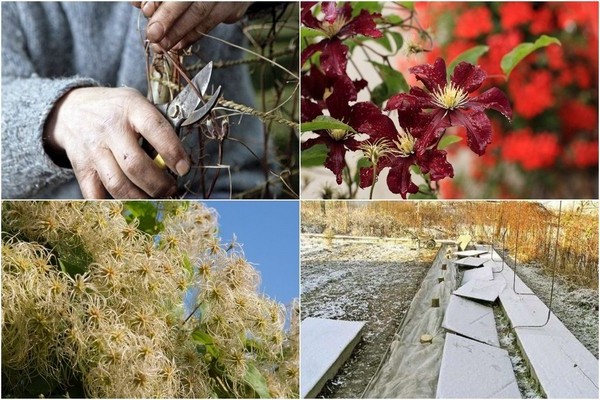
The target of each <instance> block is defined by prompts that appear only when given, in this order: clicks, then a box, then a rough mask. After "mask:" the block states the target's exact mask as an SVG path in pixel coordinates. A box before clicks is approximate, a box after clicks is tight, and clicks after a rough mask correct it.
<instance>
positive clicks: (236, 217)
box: [204, 200, 300, 305]
mask: <svg viewBox="0 0 600 400" xmlns="http://www.w3.org/2000/svg"><path fill="white" fill-rule="evenodd" d="M204 204H206V205H207V206H208V207H210V208H214V209H215V210H217V212H218V214H219V219H218V224H219V236H220V237H221V239H222V241H223V242H225V243H228V242H229V241H230V240H231V238H232V237H233V234H234V233H235V235H236V237H237V241H238V243H241V244H242V245H243V247H242V248H243V250H244V254H245V255H246V259H247V260H248V261H249V262H251V263H252V264H253V265H254V266H255V267H256V268H257V269H258V270H259V271H260V275H261V281H262V282H261V291H262V292H264V293H266V294H267V295H268V296H269V297H270V298H273V299H276V300H277V301H279V302H281V303H284V304H286V305H287V304H290V303H291V301H292V299H294V298H297V297H299V295H298V291H299V263H298V260H299V254H298V252H299V248H298V247H299V231H300V229H299V220H298V219H299V215H298V202H297V201H282V200H276V201H264V200H263V201H248V200H238V201H236V200H227V201H204Z"/></svg>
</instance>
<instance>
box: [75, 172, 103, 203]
mask: <svg viewBox="0 0 600 400" xmlns="http://www.w3.org/2000/svg"><path fill="white" fill-rule="evenodd" d="M73 172H74V173H75V178H76V179H77V182H78V183H79V189H80V190H81V195H82V196H83V198H84V199H105V198H107V197H108V196H107V195H108V192H107V191H106V189H105V188H104V185H103V184H102V181H101V180H100V178H99V177H98V174H97V173H96V171H95V170H93V169H83V170H82V169H80V168H76V167H75V165H73Z"/></svg>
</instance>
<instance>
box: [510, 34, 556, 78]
mask: <svg viewBox="0 0 600 400" xmlns="http://www.w3.org/2000/svg"><path fill="white" fill-rule="evenodd" d="M551 44H557V45H559V46H561V43H560V40H558V39H557V38H554V37H551V36H546V35H542V36H540V37H539V38H538V39H537V40H536V41H535V42H533V43H530V42H527V43H521V44H520V45H518V46H517V47H515V48H514V49H512V50H511V51H510V52H508V53H507V54H505V55H504V57H502V61H500V67H502V71H504V73H505V74H506V76H507V77H508V76H509V75H510V73H511V72H512V70H513V69H514V68H515V67H516V66H517V65H518V64H519V63H520V62H521V61H522V60H523V59H524V58H525V57H527V56H528V55H530V54H531V53H533V52H534V51H536V50H537V49H541V48H542V47H547V46H549V45H551Z"/></svg>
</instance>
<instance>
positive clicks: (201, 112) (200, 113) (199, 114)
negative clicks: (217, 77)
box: [181, 86, 221, 126]
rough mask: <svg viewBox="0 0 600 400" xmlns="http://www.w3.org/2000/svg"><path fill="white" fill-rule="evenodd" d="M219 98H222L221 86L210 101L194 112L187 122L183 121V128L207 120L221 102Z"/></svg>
mask: <svg viewBox="0 0 600 400" xmlns="http://www.w3.org/2000/svg"><path fill="white" fill-rule="evenodd" d="M219 97H221V86H219V87H218V88H217V90H215V92H214V93H213V95H212V96H211V97H210V99H208V101H207V102H206V103H205V104H204V105H203V106H202V107H200V108H199V109H197V110H195V111H194V112H192V113H191V114H190V115H189V116H188V117H187V119H186V120H185V121H183V123H182V124H181V126H189V125H193V124H195V123H197V122H198V121H200V120H202V119H203V118H205V117H206V116H207V115H208V114H210V112H211V111H212V109H213V108H214V107H215V106H216V105H217V102H218V101H219Z"/></svg>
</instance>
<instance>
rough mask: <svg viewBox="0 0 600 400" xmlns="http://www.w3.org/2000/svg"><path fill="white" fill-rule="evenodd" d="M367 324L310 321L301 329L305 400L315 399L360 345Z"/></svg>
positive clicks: (301, 357)
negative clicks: (308, 399) (307, 399)
mask: <svg viewBox="0 0 600 400" xmlns="http://www.w3.org/2000/svg"><path fill="white" fill-rule="evenodd" d="M364 326H365V322H362V321H338V320H332V319H325V318H312V317H309V318H306V319H305V320H303V321H302V324H301V327H300V328H301V329H300V332H301V334H300V340H301V342H300V343H301V356H300V359H301V364H300V373H301V376H302V379H301V388H300V395H301V397H302V398H314V397H315V396H316V395H317V394H318V393H319V392H320V391H321V389H322V388H323V386H325V383H326V382H327V381H328V380H329V379H331V378H333V377H334V376H335V374H336V373H337V371H338V370H339V369H340V367H341V366H342V365H343V364H344V362H345V361H346V360H347V359H348V357H350V354H351V353H352V350H353V349H354V347H355V346H356V344H357V343H358V342H359V341H360V338H361V333H362V329H363V327H364Z"/></svg>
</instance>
